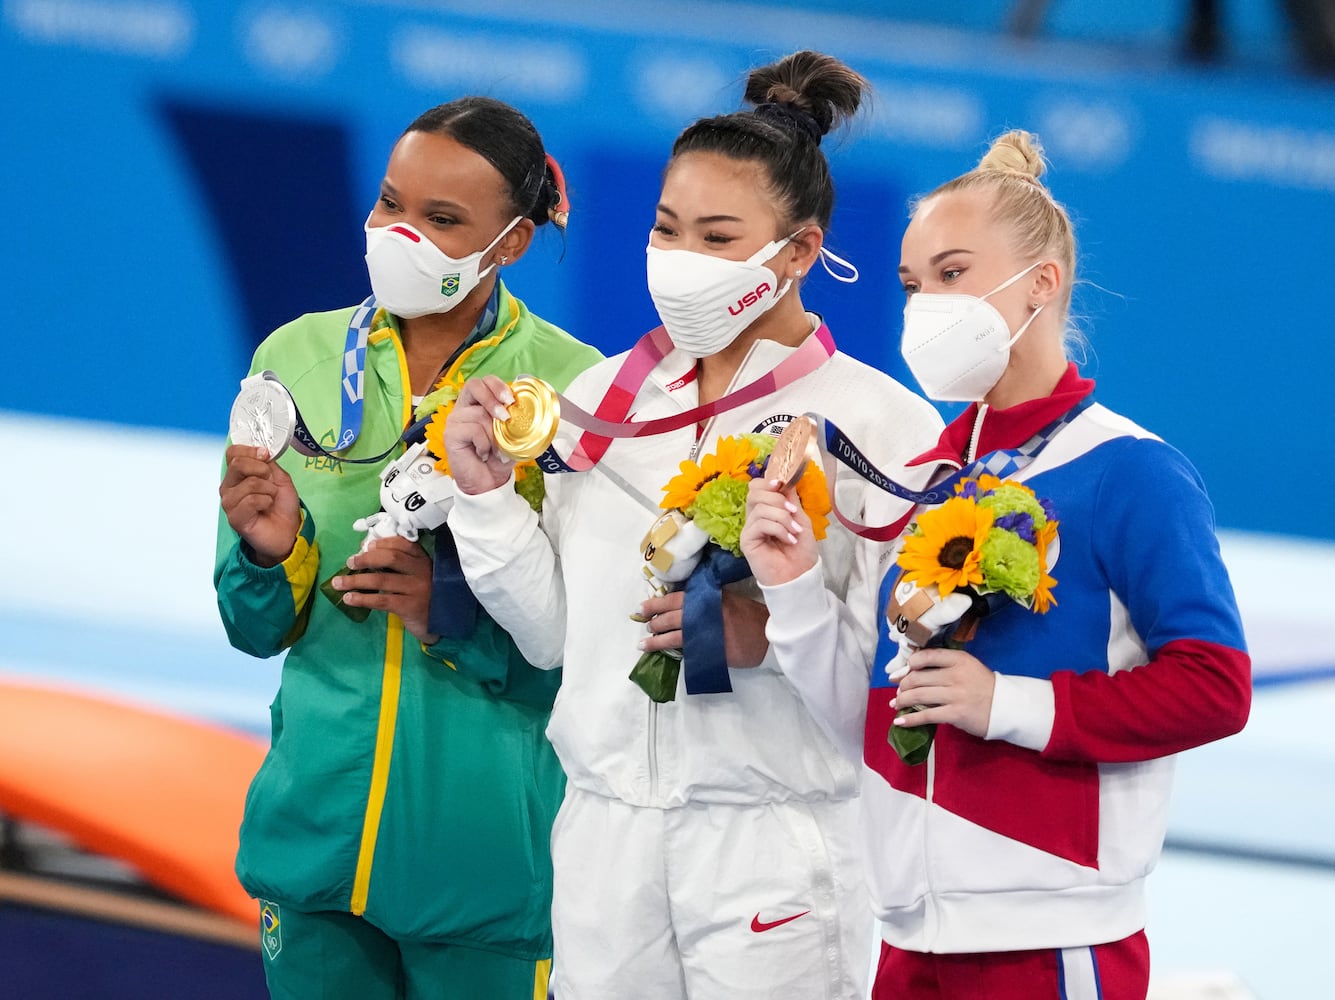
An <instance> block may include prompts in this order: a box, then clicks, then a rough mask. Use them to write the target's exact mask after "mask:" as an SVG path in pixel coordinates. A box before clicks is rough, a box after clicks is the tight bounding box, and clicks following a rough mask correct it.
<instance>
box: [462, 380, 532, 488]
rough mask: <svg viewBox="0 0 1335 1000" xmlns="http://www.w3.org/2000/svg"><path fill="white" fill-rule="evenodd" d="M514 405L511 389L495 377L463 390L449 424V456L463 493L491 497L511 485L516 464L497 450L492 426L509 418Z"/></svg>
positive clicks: (469, 383)
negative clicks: (511, 407)
mask: <svg viewBox="0 0 1335 1000" xmlns="http://www.w3.org/2000/svg"><path fill="white" fill-rule="evenodd" d="M514 401H515V396H514V393H513V392H511V391H510V387H509V386H508V385H506V384H505V382H503V381H502V380H501V379H499V378H497V377H496V376H495V375H484V376H482V378H473V379H469V380H468V381H467V382H465V383H464V386H463V388H462V389H460V390H459V398H458V399H457V400H456V401H455V403H454V408H453V409H452V410H450V417H449V420H448V421H447V422H446V424H445V455H446V458H447V459H448V460H449V463H450V475H451V476H453V477H454V484H455V485H456V486H458V487H459V489H460V491H461V492H464V493H468V494H477V493H488V492H490V491H491V490H494V489H496V488H497V487H499V486H503V485H505V483H507V482H508V481H509V479H510V474H511V472H513V471H514V462H513V461H511V459H510V458H509V457H507V456H506V455H505V454H503V453H502V452H501V451H500V449H498V448H497V447H496V438H495V435H494V434H493V433H492V426H491V422H492V420H493V419H496V420H504V419H505V418H506V417H507V416H509V410H508V409H507V407H508V406H509V405H510V404H511V403H513V402H514Z"/></svg>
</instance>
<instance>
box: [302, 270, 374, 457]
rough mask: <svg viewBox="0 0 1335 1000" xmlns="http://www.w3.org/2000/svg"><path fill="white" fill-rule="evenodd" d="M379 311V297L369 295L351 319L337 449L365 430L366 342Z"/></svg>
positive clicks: (345, 350) (345, 353)
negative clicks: (363, 412)
mask: <svg viewBox="0 0 1335 1000" xmlns="http://www.w3.org/2000/svg"><path fill="white" fill-rule="evenodd" d="M375 311H376V304H375V296H374V295H369V296H367V298H366V301H365V302H363V303H362V304H361V305H359V306H358V307H357V308H356V309H355V310H354V311H353V314H352V318H351V319H350V320H349V321H348V339H347V342H346V344H345V346H344V348H343V407H342V409H343V413H342V417H341V419H340V420H339V425H340V427H339V432H338V437H337V438H336V439H335V440H336V441H337V442H338V443H337V444H335V445H334V451H342V450H343V449H344V448H350V447H352V444H353V442H354V441H356V440H357V435H359V434H360V433H361V432H362V405H363V403H364V402H365V401H366V397H365V391H366V344H367V342H368V341H369V340H370V337H371V320H372V319H373V318H374V317H375ZM316 447H319V446H318V445H317V446H316ZM321 451H323V449H321ZM381 457H383V456H381ZM347 461H356V459H347Z"/></svg>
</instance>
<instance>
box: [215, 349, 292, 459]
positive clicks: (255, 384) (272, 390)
mask: <svg viewBox="0 0 1335 1000" xmlns="http://www.w3.org/2000/svg"><path fill="white" fill-rule="evenodd" d="M296 426H297V405H296V404H295V403H294V402H292V395H291V393H289V392H288V391H287V388H286V387H285V386H284V385H283V383H282V382H280V381H278V377H277V376H276V375H274V373H273V372H270V371H265V372H260V373H259V374H258V375H251V376H250V377H249V378H246V379H243V380H242V381H241V391H240V392H239V393H238V394H237V397H236V402H234V403H233V404H232V414H231V418H230V419H229V421H228V433H230V434H231V436H232V444H245V445H250V446H251V447H254V448H263V449H264V450H265V451H267V452H268V453H269V458H271V459H275V458H277V457H278V456H279V455H281V454H282V453H283V452H285V451H287V447H288V445H290V444H291V443H292V434H293V431H294V430H295V429H296Z"/></svg>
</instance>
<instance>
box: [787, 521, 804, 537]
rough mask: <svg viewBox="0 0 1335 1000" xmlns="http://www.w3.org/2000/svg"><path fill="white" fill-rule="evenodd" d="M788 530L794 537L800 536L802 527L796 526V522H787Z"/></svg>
mask: <svg viewBox="0 0 1335 1000" xmlns="http://www.w3.org/2000/svg"><path fill="white" fill-rule="evenodd" d="M788 530H789V531H791V532H792V533H793V534H795V535H800V534H802V526H801V525H800V524H798V523H797V522H796V521H789V522H788Z"/></svg>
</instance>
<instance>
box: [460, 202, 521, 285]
mask: <svg viewBox="0 0 1335 1000" xmlns="http://www.w3.org/2000/svg"><path fill="white" fill-rule="evenodd" d="M522 218H523V216H522V215H516V216H515V217H514V218H513V219H511V220H510V224H509V225H508V226H506V227H505V228H504V229H502V230H501V231H500V232H499V233H497V234H496V238H495V239H494V240H492V241H491V242H490V243H488V244H487V245H486V247H485V248H483V249H482V250H479V251H477V259H478V260H479V261H480V260H482V258H483V257H485V256H487V254H489V253H491V252H492V251H493V250H495V249H496V244H497V243H499V242H501V240H503V239H505V234H506V233H508V232H509V231H510V230H511V229H514V227H515V226H517V225H519V220H520V219H522ZM468 256H469V257H471V256H473V255H472V254H469V255H468ZM461 259H466V258H461ZM494 270H496V262H495V261H494V260H493V261H492V262H491V263H490V264H488V265H487V266H486V267H485V268H483V269H479V270H478V272H477V276H478V280H481V279H483V278H485V277H486V276H487V275H489V274H491V272H492V271H494Z"/></svg>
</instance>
